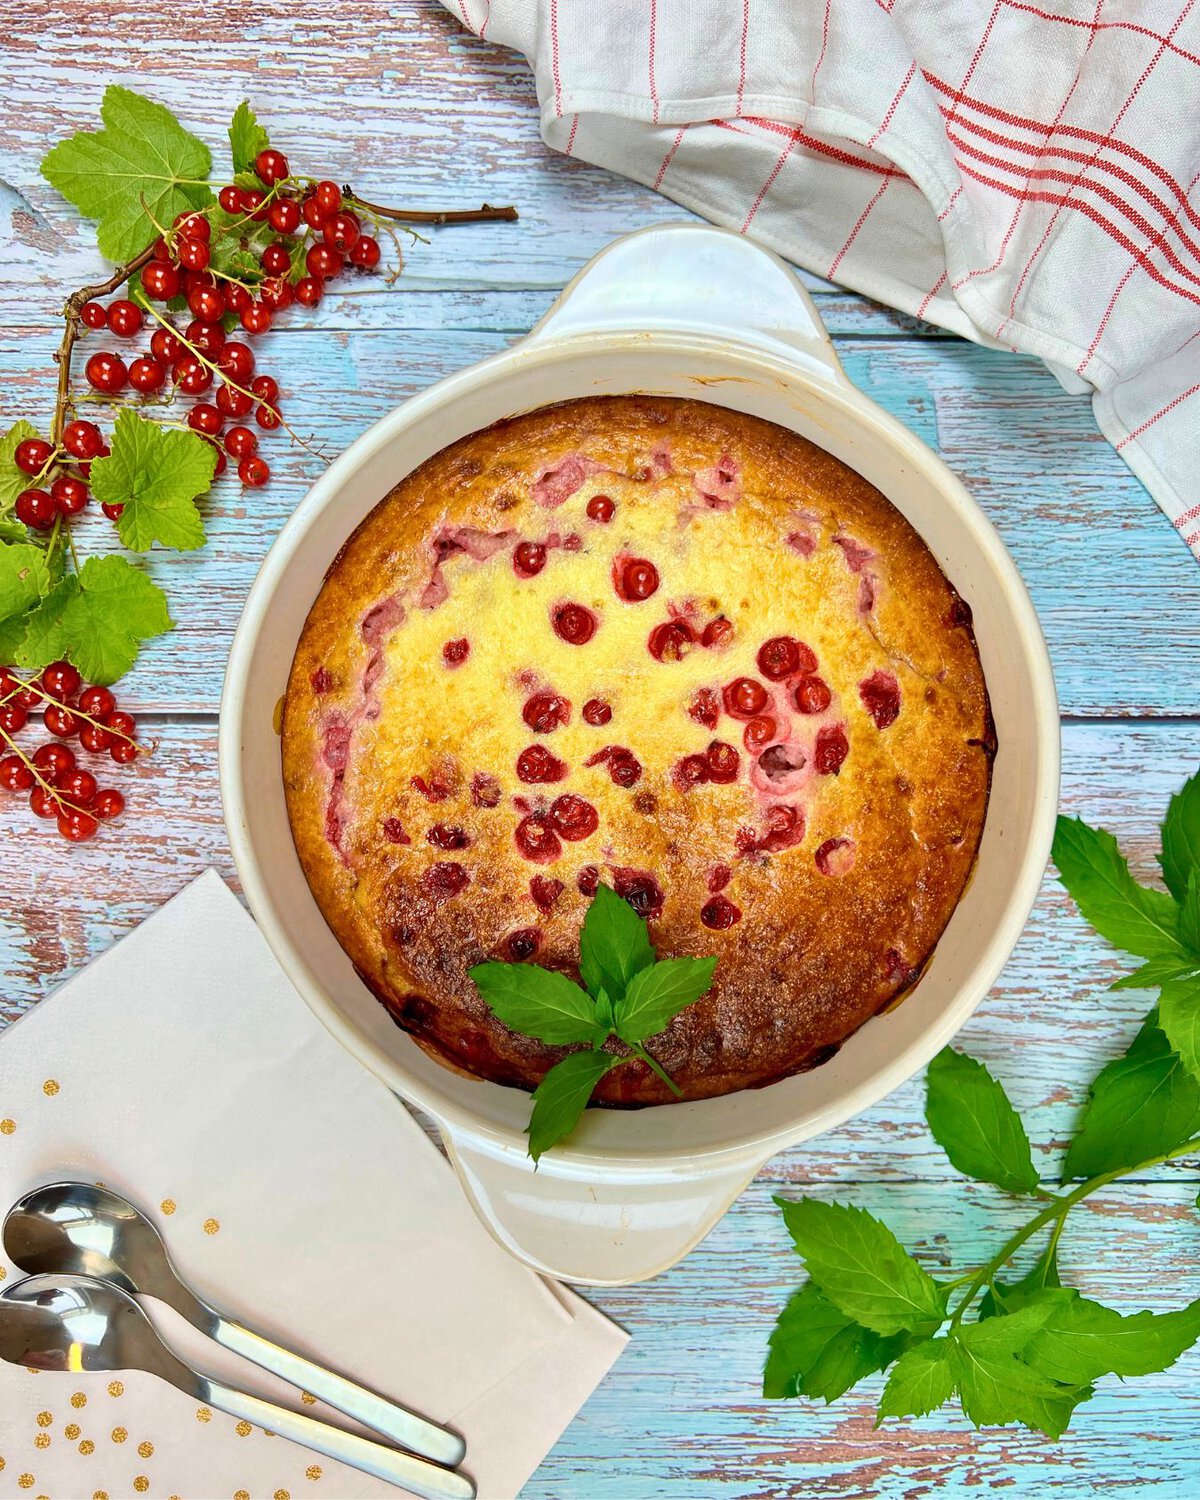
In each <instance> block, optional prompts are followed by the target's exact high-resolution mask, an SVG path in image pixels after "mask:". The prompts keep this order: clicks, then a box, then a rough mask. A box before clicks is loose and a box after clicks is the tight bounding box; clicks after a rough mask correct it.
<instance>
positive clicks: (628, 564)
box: [613, 557, 658, 604]
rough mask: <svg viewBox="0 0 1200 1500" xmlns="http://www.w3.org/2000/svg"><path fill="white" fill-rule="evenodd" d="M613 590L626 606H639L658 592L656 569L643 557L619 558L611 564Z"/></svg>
mask: <svg viewBox="0 0 1200 1500" xmlns="http://www.w3.org/2000/svg"><path fill="white" fill-rule="evenodd" d="M613 588H614V589H616V591H617V597H618V598H620V599H624V600H625V602H626V603H627V604H640V603H641V601H642V600H643V599H649V598H650V596H651V594H654V593H657V591H658V569H657V568H656V567H655V566H654V564H653V563H652V562H649V561H648V560H647V559H646V558H644V557H619V558H617V560H616V562H614V563H613Z"/></svg>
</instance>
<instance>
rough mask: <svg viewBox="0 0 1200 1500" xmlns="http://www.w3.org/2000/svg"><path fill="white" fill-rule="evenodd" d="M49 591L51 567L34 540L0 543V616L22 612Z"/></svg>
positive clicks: (4, 618) (6, 616)
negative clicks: (4, 544) (1, 544)
mask: <svg viewBox="0 0 1200 1500" xmlns="http://www.w3.org/2000/svg"><path fill="white" fill-rule="evenodd" d="M49 591H50V567H49V564H48V562H47V560H46V554H45V552H44V551H43V550H42V548H41V547H39V546H38V545H37V543H36V542H10V543H9V544H8V545H7V546H4V547H0V620H11V619H14V618H15V617H18V616H20V615H23V614H24V613H25V612H26V610H28V609H32V607H33V606H34V605H35V604H36V603H37V602H38V600H39V599H41V598H42V597H43V596H44V595H45V594H47V593H49Z"/></svg>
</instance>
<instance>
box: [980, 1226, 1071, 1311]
mask: <svg viewBox="0 0 1200 1500" xmlns="http://www.w3.org/2000/svg"><path fill="white" fill-rule="evenodd" d="M1061 1285H1062V1282H1061V1281H1060V1280H1059V1279H1058V1252H1057V1250H1056V1248H1055V1245H1054V1242H1053V1241H1052V1242H1051V1243H1050V1245H1048V1246H1047V1248H1046V1249H1045V1250H1044V1251H1043V1252H1042V1254H1041V1255H1040V1256H1039V1257H1038V1260H1037V1264H1036V1265H1035V1266H1034V1268H1033V1270H1032V1271H1030V1272H1029V1274H1028V1275H1027V1276H1022V1277H1021V1279H1020V1281H1013V1282H1009V1283H1008V1284H1005V1283H1004V1282H1003V1281H993V1282H992V1284H991V1285H990V1286H989V1287H988V1289H987V1291H986V1292H985V1293H984V1295H983V1297H982V1298H981V1299H980V1303H979V1316H980V1318H998V1317H1000V1316H1001V1315H1002V1314H1004V1313H1012V1312H1016V1311H1017V1309H1018V1308H1021V1307H1024V1306H1025V1305H1026V1304H1027V1303H1029V1302H1032V1301H1034V1300H1035V1299H1036V1298H1037V1297H1038V1296H1039V1295H1040V1294H1041V1293H1042V1292H1044V1291H1045V1290H1046V1289H1047V1288H1048V1287H1059V1286H1061Z"/></svg>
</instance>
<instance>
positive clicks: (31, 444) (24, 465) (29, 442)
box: [13, 438, 54, 475]
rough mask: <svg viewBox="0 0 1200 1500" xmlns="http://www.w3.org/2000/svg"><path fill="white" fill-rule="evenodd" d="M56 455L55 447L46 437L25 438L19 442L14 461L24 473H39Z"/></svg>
mask: <svg viewBox="0 0 1200 1500" xmlns="http://www.w3.org/2000/svg"><path fill="white" fill-rule="evenodd" d="M53 456H54V449H53V448H52V447H51V446H50V444H49V443H48V442H47V441H46V440H45V438H25V439H24V441H23V442H20V443H18V444H17V450H16V452H15V453H14V454H13V463H15V464H16V466H17V468H18V469H20V470H21V472H22V473H23V474H32V475H37V474H40V473H41V472H42V470H43V469H44V468H45V467H46V465H47V464H48V463H49V462H50V460H51V458H52V457H53Z"/></svg>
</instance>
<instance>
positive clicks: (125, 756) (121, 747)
mask: <svg viewBox="0 0 1200 1500" xmlns="http://www.w3.org/2000/svg"><path fill="white" fill-rule="evenodd" d="M108 753H109V755H110V757H111V758H112V759H113V760H115V761H116V763H117V765H119V766H127V765H128V764H129V762H130V761H131V760H136V759H137V756H138V747H137V746H136V745H129V744H126V743H125V741H124V740H117V741H115V742H114V744H113V745H112V748H111V749H110V750H109V752H108Z"/></svg>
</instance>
